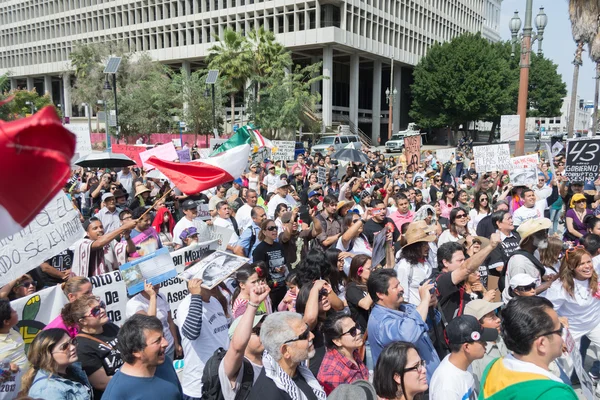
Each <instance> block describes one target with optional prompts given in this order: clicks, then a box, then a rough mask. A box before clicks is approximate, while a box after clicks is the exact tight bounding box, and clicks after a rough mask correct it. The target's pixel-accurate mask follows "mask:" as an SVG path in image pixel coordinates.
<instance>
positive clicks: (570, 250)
mask: <svg viewBox="0 0 600 400" xmlns="http://www.w3.org/2000/svg"><path fill="white" fill-rule="evenodd" d="M584 249H585V247H583V246H582V245H578V246H575V247H571V248H570V249H567V251H566V252H565V256H566V259H567V261H569V254H570V253H573V252H574V251H577V250H584Z"/></svg>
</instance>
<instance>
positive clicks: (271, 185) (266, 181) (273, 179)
mask: <svg viewBox="0 0 600 400" xmlns="http://www.w3.org/2000/svg"><path fill="white" fill-rule="evenodd" d="M279 181H280V179H279V176H277V175H271V174H267V175H265V177H264V178H263V181H262V183H263V185H267V193H275V191H276V190H277V183H278V182H279Z"/></svg>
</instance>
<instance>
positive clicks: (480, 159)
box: [473, 143, 510, 174]
mask: <svg viewBox="0 0 600 400" xmlns="http://www.w3.org/2000/svg"><path fill="white" fill-rule="evenodd" d="M473 157H474V158H475V169H476V171H477V172H478V173H480V174H482V173H484V172H492V171H504V170H505V169H506V168H507V167H508V166H509V165H510V147H509V145H508V143H506V144H493V145H489V146H474V147H473Z"/></svg>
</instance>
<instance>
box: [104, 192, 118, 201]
mask: <svg viewBox="0 0 600 400" xmlns="http://www.w3.org/2000/svg"><path fill="white" fill-rule="evenodd" d="M111 197H115V195H114V194H112V193H111V192H106V193H104V194H103V195H102V201H106V199H110V198H111Z"/></svg>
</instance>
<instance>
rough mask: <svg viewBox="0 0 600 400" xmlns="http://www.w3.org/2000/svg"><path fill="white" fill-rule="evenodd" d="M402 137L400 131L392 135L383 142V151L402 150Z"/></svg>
mask: <svg viewBox="0 0 600 400" xmlns="http://www.w3.org/2000/svg"><path fill="white" fill-rule="evenodd" d="M404 138H405V136H404V135H402V134H400V133H396V134H394V135H392V138H391V139H390V140H388V141H387V142H385V152H386V153H392V152H394V151H402V150H403V149H404Z"/></svg>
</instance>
